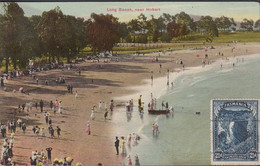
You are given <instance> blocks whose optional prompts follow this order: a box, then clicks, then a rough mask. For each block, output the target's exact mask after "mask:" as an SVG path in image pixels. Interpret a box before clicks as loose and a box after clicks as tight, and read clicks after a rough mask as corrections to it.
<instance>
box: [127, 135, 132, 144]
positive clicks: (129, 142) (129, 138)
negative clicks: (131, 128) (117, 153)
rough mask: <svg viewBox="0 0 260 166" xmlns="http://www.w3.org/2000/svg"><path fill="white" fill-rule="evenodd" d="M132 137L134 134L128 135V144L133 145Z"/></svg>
mask: <svg viewBox="0 0 260 166" xmlns="http://www.w3.org/2000/svg"><path fill="white" fill-rule="evenodd" d="M131 139H132V135H131V134H129V135H128V138H127V144H128V146H130V145H131Z"/></svg>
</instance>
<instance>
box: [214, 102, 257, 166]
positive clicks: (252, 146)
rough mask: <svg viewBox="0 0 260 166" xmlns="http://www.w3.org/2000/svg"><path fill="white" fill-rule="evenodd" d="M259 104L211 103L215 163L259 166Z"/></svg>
mask: <svg viewBox="0 0 260 166" xmlns="http://www.w3.org/2000/svg"><path fill="white" fill-rule="evenodd" d="M258 101H259V100H253V99H252V100H243V99H237V100H211V164H221V165H231V164H235V165H238V164H239V163H240V164H241V163H243V164H246V165H249V164H258V163H259V155H258V150H259V149H258V148H259V147H258V128H259V127H258V119H259V113H258Z"/></svg>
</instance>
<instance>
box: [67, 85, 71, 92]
mask: <svg viewBox="0 0 260 166" xmlns="http://www.w3.org/2000/svg"><path fill="white" fill-rule="evenodd" d="M67 90H68V93H70V85H68V86H67Z"/></svg>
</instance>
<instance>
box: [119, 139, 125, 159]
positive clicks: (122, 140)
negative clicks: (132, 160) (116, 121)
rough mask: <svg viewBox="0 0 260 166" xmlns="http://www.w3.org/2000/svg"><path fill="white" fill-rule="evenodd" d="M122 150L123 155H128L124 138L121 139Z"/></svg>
mask: <svg viewBox="0 0 260 166" xmlns="http://www.w3.org/2000/svg"><path fill="white" fill-rule="evenodd" d="M120 149H121V153H122V155H126V147H125V140H124V137H121V142H120Z"/></svg>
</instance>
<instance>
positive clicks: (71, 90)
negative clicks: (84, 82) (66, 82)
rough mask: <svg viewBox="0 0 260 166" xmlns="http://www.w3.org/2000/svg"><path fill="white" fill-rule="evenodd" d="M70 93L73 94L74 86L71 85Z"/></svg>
mask: <svg viewBox="0 0 260 166" xmlns="http://www.w3.org/2000/svg"><path fill="white" fill-rule="evenodd" d="M70 93H71V94H72V93H73V86H72V85H70Z"/></svg>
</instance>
